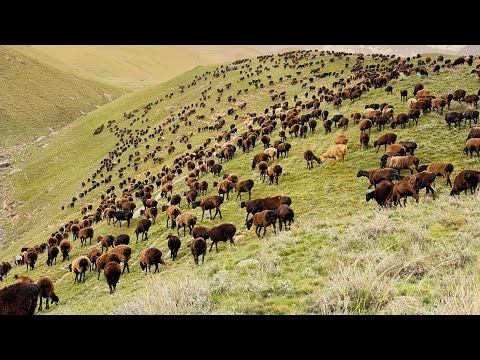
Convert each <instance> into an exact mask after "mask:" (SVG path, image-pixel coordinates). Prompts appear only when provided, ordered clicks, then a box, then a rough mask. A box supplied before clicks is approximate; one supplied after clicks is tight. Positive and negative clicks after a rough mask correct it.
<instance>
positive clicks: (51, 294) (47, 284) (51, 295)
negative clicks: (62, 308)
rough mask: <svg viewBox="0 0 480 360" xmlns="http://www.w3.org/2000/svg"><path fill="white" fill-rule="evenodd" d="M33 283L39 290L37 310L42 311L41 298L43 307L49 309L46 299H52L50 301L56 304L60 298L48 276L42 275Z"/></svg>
mask: <svg viewBox="0 0 480 360" xmlns="http://www.w3.org/2000/svg"><path fill="white" fill-rule="evenodd" d="M34 284H35V285H37V286H38V288H39V289H40V292H39V294H38V297H39V298H40V304H39V305H38V311H42V299H43V298H45V299H46V300H45V308H47V309H50V306H49V305H48V299H51V300H52V303H55V304H56V305H58V302H59V301H60V299H59V298H58V296H57V295H55V291H54V286H53V282H52V280H50V278H49V277H47V276H43V277H41V278H40V279H38V280H37V281H35V282H34Z"/></svg>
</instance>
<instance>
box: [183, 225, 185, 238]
mask: <svg viewBox="0 0 480 360" xmlns="http://www.w3.org/2000/svg"><path fill="white" fill-rule="evenodd" d="M183 236H185V225H183Z"/></svg>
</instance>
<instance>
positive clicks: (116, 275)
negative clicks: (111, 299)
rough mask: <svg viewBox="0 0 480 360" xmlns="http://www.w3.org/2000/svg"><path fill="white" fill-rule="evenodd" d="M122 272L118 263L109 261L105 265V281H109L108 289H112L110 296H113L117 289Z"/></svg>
mask: <svg viewBox="0 0 480 360" xmlns="http://www.w3.org/2000/svg"><path fill="white" fill-rule="evenodd" d="M121 271H122V269H121V268H120V265H119V264H118V263H117V262H116V261H109V262H108V263H107V264H106V265H105V269H104V270H103V275H105V279H106V280H107V284H108V288H109V289H110V295H111V294H113V293H114V292H115V290H116V288H117V283H118V280H119V279H120V275H121ZM99 274H100V273H99Z"/></svg>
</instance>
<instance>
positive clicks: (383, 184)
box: [365, 180, 394, 207]
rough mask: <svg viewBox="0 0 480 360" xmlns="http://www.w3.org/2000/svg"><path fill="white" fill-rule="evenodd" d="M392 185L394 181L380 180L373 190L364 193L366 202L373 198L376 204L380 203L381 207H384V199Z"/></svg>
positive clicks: (388, 194)
mask: <svg viewBox="0 0 480 360" xmlns="http://www.w3.org/2000/svg"><path fill="white" fill-rule="evenodd" d="M393 186H394V183H393V182H391V181H390V180H382V181H380V182H379V183H378V185H377V187H376V188H375V190H374V191H371V192H369V193H367V194H366V196H365V198H366V201H367V202H368V201H370V200H372V199H375V201H376V202H377V204H378V205H380V206H381V207H385V206H386V201H387V199H388V197H389V196H390V194H391V192H392V190H393Z"/></svg>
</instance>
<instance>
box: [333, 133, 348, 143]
mask: <svg viewBox="0 0 480 360" xmlns="http://www.w3.org/2000/svg"><path fill="white" fill-rule="evenodd" d="M347 143H348V138H347V136H346V135H344V134H342V135H338V136H337V137H336V138H335V144H344V145H347Z"/></svg>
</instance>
